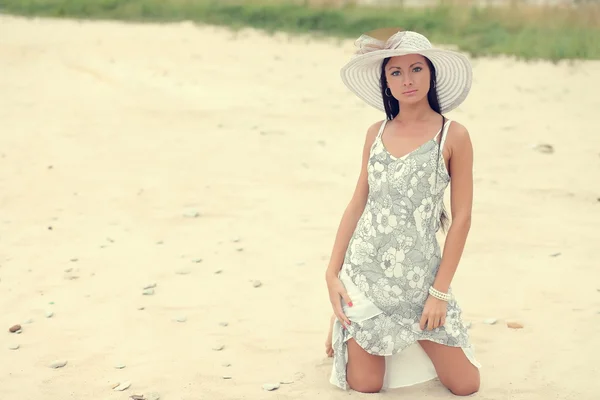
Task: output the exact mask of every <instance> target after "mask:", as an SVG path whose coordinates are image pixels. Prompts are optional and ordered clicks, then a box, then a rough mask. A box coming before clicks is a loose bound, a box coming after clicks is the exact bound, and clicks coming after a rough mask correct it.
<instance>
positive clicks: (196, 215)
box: [183, 210, 200, 218]
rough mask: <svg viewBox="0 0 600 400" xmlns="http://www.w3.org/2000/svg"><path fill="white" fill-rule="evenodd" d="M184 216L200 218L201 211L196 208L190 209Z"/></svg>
mask: <svg viewBox="0 0 600 400" xmlns="http://www.w3.org/2000/svg"><path fill="white" fill-rule="evenodd" d="M183 216H184V217H186V218H198V217H199V216H200V213H199V212H198V211H195V210H190V211H186V212H185V213H183Z"/></svg>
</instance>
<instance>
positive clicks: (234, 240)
mask: <svg viewBox="0 0 600 400" xmlns="http://www.w3.org/2000/svg"><path fill="white" fill-rule="evenodd" d="M231 241H232V242H233V243H239V241H240V238H239V237H235V238H233V239H231Z"/></svg>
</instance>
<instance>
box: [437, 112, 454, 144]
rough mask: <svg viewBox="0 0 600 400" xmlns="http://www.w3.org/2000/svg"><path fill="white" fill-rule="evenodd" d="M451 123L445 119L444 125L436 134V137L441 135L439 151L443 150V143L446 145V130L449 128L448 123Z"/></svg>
mask: <svg viewBox="0 0 600 400" xmlns="http://www.w3.org/2000/svg"><path fill="white" fill-rule="evenodd" d="M451 122H452V120H449V119H447V120H446V122H445V123H444V125H443V126H442V129H441V130H440V131H439V132H438V135H439V134H441V135H442V138H441V143H440V149H443V148H444V143H446V137H447V136H448V135H447V133H448V128H449V127H450V123H451ZM438 135H435V140H436V141H437V136H438Z"/></svg>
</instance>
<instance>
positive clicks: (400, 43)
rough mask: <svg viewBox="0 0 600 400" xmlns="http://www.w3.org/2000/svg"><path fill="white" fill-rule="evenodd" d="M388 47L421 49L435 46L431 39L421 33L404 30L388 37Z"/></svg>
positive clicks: (409, 49)
mask: <svg viewBox="0 0 600 400" xmlns="http://www.w3.org/2000/svg"><path fill="white" fill-rule="evenodd" d="M387 47H388V48H389V49H394V50H407V51H420V50H428V49H431V48H432V47H433V46H432V45H431V42H430V41H429V39H427V38H426V37H425V36H423V35H421V34H420V33H417V32H412V31H402V32H398V33H396V34H394V35H392V36H391V37H390V38H389V39H388V46H387Z"/></svg>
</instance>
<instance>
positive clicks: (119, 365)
mask: <svg viewBox="0 0 600 400" xmlns="http://www.w3.org/2000/svg"><path fill="white" fill-rule="evenodd" d="M115 368H116V369H123V368H125V364H117V365H115Z"/></svg>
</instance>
